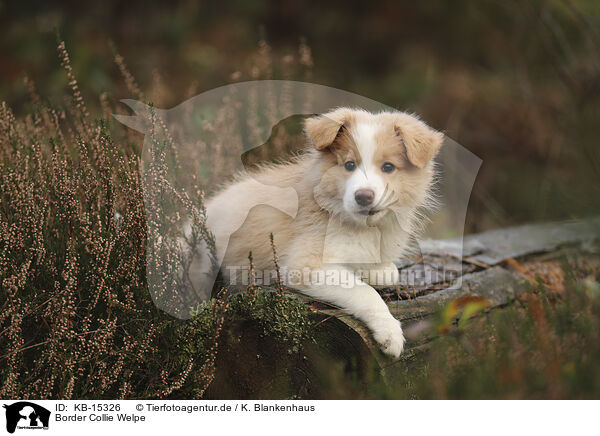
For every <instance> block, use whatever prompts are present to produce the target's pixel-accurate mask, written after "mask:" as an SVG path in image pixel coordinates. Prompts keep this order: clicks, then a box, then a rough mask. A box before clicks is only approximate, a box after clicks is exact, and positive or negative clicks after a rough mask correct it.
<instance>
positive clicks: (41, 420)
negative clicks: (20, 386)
mask: <svg viewBox="0 0 600 436" xmlns="http://www.w3.org/2000/svg"><path fill="white" fill-rule="evenodd" d="M3 407H4V408H5V409H6V431H8V432H9V433H14V432H15V430H16V429H17V428H19V429H44V430H47V429H48V424H49V422H50V411H49V410H48V409H46V408H44V407H42V406H38V405H37V404H35V403H31V402H29V401H19V402H17V403H13V404H10V405H7V404H5V405H4V406H3Z"/></svg>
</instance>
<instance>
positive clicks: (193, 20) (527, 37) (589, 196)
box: [0, 0, 600, 232]
mask: <svg viewBox="0 0 600 436" xmlns="http://www.w3.org/2000/svg"><path fill="white" fill-rule="evenodd" d="M0 25H1V27H2V40H1V43H0V77H1V80H0V100H5V101H7V102H8V103H9V104H10V105H11V106H12V107H13V109H14V110H15V112H16V113H17V114H24V113H26V112H27V111H28V109H29V107H28V105H29V96H28V91H27V86H26V85H25V83H24V80H23V78H24V77H25V76H26V75H27V76H28V77H29V78H30V79H32V81H33V82H34V83H35V86H36V88H37V91H38V93H39V94H40V95H41V96H42V98H43V99H44V100H48V101H49V102H50V103H51V104H53V105H55V106H61V105H64V100H63V96H64V95H65V94H66V92H65V90H66V89H67V83H66V79H65V74H64V71H63V69H62V68H61V67H60V63H59V60H58V57H57V52H56V45H57V43H56V41H57V36H56V35H57V33H58V34H60V38H62V39H64V40H65V42H66V45H67V49H68V50H69V52H70V55H71V59H72V63H73V68H74V73H75V75H76V77H77V78H78V80H79V85H80V87H81V88H82V91H83V94H84V97H85V98H86V101H87V102H88V104H89V105H90V107H91V109H92V111H94V110H97V115H99V114H100V111H99V108H100V104H99V102H100V99H99V95H100V94H102V93H107V94H106V95H107V96H108V97H109V98H110V99H111V100H113V101H118V100H119V99H121V98H128V97H134V96H132V95H131V92H130V91H128V88H127V87H126V84H125V81H124V80H123V78H122V76H121V73H120V72H119V68H118V66H117V65H116V64H115V62H114V53H115V52H114V50H116V51H118V53H119V54H120V55H122V56H123V58H124V59H125V63H126V64H127V67H128V69H129V71H130V72H131V73H132V74H133V76H134V77H135V79H136V81H137V83H138V84H139V86H140V88H141V89H142V90H143V91H144V92H145V93H146V95H148V96H149V98H150V99H151V100H152V101H154V102H156V103H157V105H159V106H160V107H171V106H174V105H176V104H178V103H180V102H181V101H183V100H185V99H186V98H188V97H190V96H191V95H194V94H197V93H200V92H203V91H206V90H209V89H212V88H214V87H217V86H221V85H224V84H227V83H231V82H232V81H238V80H247V79H251V78H274V79H288V78H290V79H298V80H310V81H312V82H314V83H318V84H323V85H328V86H332V87H336V88H341V89H344V90H347V91H350V92H353V93H356V94H361V95H364V96H367V97H369V98H372V99H374V100H378V101H380V102H382V103H385V104H387V105H389V106H392V107H395V108H398V109H401V110H409V111H414V112H417V113H419V114H420V115H421V116H422V118H423V119H424V120H426V121H427V122H428V123H429V124H431V125H432V126H434V127H435V128H437V129H440V130H443V131H444V132H445V133H446V134H447V135H448V136H450V137H452V138H453V139H454V140H456V141H457V142H459V143H460V144H462V145H463V146H464V147H466V148H468V149H469V150H471V151H472V152H474V153H475V154H477V155H478V156H479V157H480V158H482V159H483V166H482V168H481V170H480V173H479V176H478V178H477V181H476V184H475V187H474V191H473V195H472V198H471V203H470V206H469V210H468V215H467V223H466V230H467V232H475V231H480V230H484V229H488V228H495V227H503V226H507V225H511V224H516V223H522V222H531V221H545V220H554V219H571V218H578V217H583V216H590V215H595V214H598V212H599V210H600V201H598V197H599V194H600V183H599V182H600V151H599V146H600V3H599V2H597V1H593V0H548V1H541V0H532V1H527V2H523V1H516V0H508V1H494V0H484V1H467V0H458V1H452V2H449V1H442V0H431V1H426V2H408V1H372V2H360V1H343V2H342V1H331V2H327V3H324V2H312V3H311V2H305V3H302V4H301V3H300V2H296V1H291V0H283V1H268V2H248V1H241V0H238V1H232V2H227V3H224V2H197V3H196V2H191V1H179V2H170V3H168V4H167V3H166V2H165V3H161V2H158V1H137V0H132V1H128V2H120V1H114V0H106V1H103V2H89V3H88V2H75V1H66V2H61V3H60V4H58V3H55V2H52V1H37V2H35V1H34V2H1V3H0ZM261 41H263V42H261ZM261 59H262V61H261ZM265 59H267V60H266V61H265ZM260 62H263V63H264V62H267V64H266V65H262V66H261V65H258V66H257V64H260ZM292 63H295V64H294V65H295V66H293V65H292ZM140 140H141V139H140Z"/></svg>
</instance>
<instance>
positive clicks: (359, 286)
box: [295, 267, 405, 357]
mask: <svg viewBox="0 0 600 436" xmlns="http://www.w3.org/2000/svg"><path fill="white" fill-rule="evenodd" d="M322 276H323V277H325V278H326V280H325V283H302V284H301V285H300V286H295V287H297V288H300V290H301V291H302V292H303V293H305V294H307V295H309V296H311V297H313V298H316V299H320V300H324V301H327V302H329V303H333V304H335V305H336V306H338V307H340V308H341V309H343V310H344V311H345V312H347V313H350V314H351V315H353V316H355V317H356V318H358V319H359V320H361V321H363V322H364V323H365V324H366V325H367V327H368V328H369V329H370V330H371V332H372V333H373V338H374V339H375V340H376V341H377V342H378V343H379V345H380V346H381V350H382V351H383V352H384V353H386V354H389V355H390V356H393V357H398V356H400V354H401V353H402V350H403V348H404V341H405V340H404V334H403V333H402V328H401V326H400V321H398V320H397V319H396V318H394V317H393V316H392V314H391V313H390V311H389V308H388V307H387V305H386V304H385V302H384V301H383V300H382V299H381V297H380V296H379V294H378V293H377V291H376V290H375V289H373V288H372V287H371V286H369V285H368V284H367V283H365V282H363V281H362V280H361V279H360V278H358V277H356V275H355V274H354V272H353V271H352V270H350V269H347V268H344V267H336V268H328V269H326V270H324V271H323V274H322Z"/></svg>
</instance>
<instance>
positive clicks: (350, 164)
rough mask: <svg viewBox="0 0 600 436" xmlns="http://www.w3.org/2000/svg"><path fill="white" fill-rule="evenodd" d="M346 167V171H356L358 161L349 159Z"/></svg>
mask: <svg viewBox="0 0 600 436" xmlns="http://www.w3.org/2000/svg"><path fill="white" fill-rule="evenodd" d="M344 168H346V171H354V170H355V169H356V162H354V161H353V160H349V161H348V162H346V163H345V164H344Z"/></svg>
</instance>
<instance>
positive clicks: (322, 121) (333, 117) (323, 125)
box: [304, 108, 351, 151]
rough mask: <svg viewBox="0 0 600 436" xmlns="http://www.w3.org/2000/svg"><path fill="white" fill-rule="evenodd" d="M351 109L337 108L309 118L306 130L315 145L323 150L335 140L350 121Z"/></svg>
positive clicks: (305, 124)
mask: <svg viewBox="0 0 600 436" xmlns="http://www.w3.org/2000/svg"><path fill="white" fill-rule="evenodd" d="M350 118H351V111H350V110H349V109H346V108H341V109H337V110H335V111H332V112H328V113H326V114H323V115H319V116H316V117H312V118H307V119H306V120H305V121H304V131H305V132H306V135H307V136H308V138H309V139H310V141H311V142H312V144H313V146H314V147H315V148H316V149H317V150H319V151H323V150H325V149H326V148H327V147H329V146H330V145H331V144H333V141H335V138H336V137H337V136H338V134H339V133H340V131H341V130H342V129H343V128H344V127H345V125H346V124H347V123H348V122H349V121H350Z"/></svg>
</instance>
